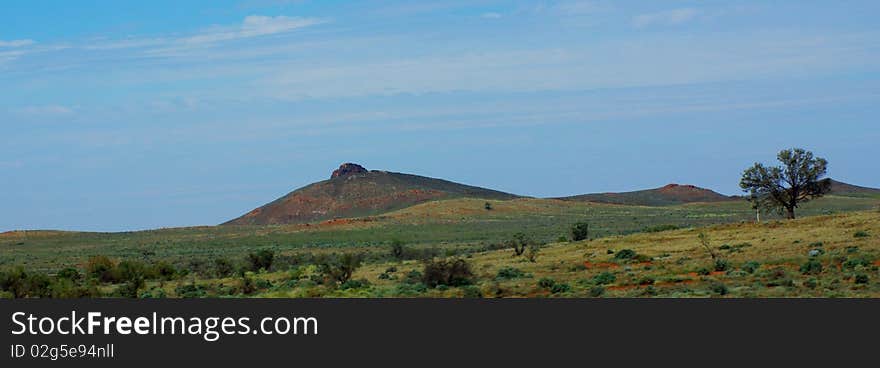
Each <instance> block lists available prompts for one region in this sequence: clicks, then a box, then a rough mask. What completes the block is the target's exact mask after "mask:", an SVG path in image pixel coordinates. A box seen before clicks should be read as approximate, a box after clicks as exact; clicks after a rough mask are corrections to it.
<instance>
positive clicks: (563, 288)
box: [550, 283, 571, 294]
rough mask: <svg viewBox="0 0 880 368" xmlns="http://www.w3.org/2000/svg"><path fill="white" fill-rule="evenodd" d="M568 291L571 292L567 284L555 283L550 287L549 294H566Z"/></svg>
mask: <svg viewBox="0 0 880 368" xmlns="http://www.w3.org/2000/svg"><path fill="white" fill-rule="evenodd" d="M569 291H571V285H569V284H563V283H556V284H553V286H551V287H550V292H551V293H553V294H559V293H567V292H569Z"/></svg>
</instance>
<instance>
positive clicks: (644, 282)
mask: <svg viewBox="0 0 880 368" xmlns="http://www.w3.org/2000/svg"><path fill="white" fill-rule="evenodd" d="M654 282H655V281H654V278H652V277H650V276H645V277H642V278H641V279H640V280H639V285H654Z"/></svg>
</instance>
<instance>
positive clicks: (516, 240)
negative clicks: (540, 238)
mask: <svg viewBox="0 0 880 368" xmlns="http://www.w3.org/2000/svg"><path fill="white" fill-rule="evenodd" d="M504 244H505V245H506V246H507V247H509V248H511V249H513V255H514V256H515V257H516V256H521V255H522V254H523V253H525V251H526V249H527V248H528V247H529V246H530V245H534V244H535V241H534V240H532V238H530V237H529V236H528V235H526V234H525V233H521V232H520V233H516V234H513V239H511V240H508V241H506V242H505V243H504Z"/></svg>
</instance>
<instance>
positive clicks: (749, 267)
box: [742, 261, 761, 273]
mask: <svg viewBox="0 0 880 368" xmlns="http://www.w3.org/2000/svg"><path fill="white" fill-rule="evenodd" d="M759 268H761V264H760V263H758V262H755V261H748V262H746V263H745V264H744V265H743V267H742V269H743V271H746V272H748V273H755V271H757V270H758V269H759Z"/></svg>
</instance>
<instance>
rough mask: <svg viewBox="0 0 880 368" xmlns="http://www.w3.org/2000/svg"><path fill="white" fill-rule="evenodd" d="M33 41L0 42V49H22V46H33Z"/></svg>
mask: <svg viewBox="0 0 880 368" xmlns="http://www.w3.org/2000/svg"><path fill="white" fill-rule="evenodd" d="M35 43H36V42H34V40H12V41H3V40H0V47H22V46H30V45H33V44H35Z"/></svg>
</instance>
